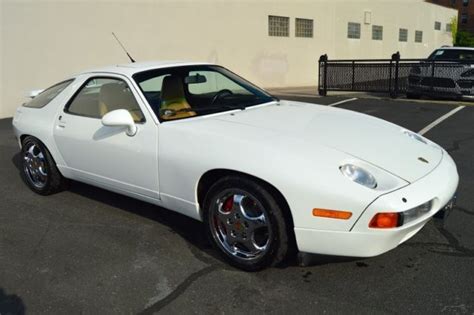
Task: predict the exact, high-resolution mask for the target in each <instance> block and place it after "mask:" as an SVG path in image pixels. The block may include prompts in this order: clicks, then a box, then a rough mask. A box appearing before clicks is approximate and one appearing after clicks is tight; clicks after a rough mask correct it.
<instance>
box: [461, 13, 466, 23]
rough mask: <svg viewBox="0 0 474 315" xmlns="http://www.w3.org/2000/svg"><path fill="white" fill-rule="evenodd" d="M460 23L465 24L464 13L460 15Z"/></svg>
mask: <svg viewBox="0 0 474 315" xmlns="http://www.w3.org/2000/svg"><path fill="white" fill-rule="evenodd" d="M461 23H462V24H467V14H466V13H463V14H461Z"/></svg>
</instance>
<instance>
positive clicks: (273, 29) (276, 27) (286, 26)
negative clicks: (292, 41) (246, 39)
mask: <svg viewBox="0 0 474 315" xmlns="http://www.w3.org/2000/svg"><path fill="white" fill-rule="evenodd" d="M268 35H269V36H280V37H289V36H290V18H289V17H286V16H275V15H269V16H268Z"/></svg>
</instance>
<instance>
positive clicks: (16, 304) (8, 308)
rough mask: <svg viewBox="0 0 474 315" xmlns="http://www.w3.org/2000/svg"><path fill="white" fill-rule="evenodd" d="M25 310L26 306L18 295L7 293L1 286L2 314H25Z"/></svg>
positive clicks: (0, 311)
mask: <svg viewBox="0 0 474 315" xmlns="http://www.w3.org/2000/svg"><path fill="white" fill-rule="evenodd" d="M25 312H26V306H25V304H24V303H23V300H22V299H21V298H20V297H19V296H18V295H16V294H10V295H7V294H6V292H5V290H4V289H3V288H0V314H17V315H23V314H25Z"/></svg>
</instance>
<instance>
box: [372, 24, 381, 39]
mask: <svg viewBox="0 0 474 315" xmlns="http://www.w3.org/2000/svg"><path fill="white" fill-rule="evenodd" d="M372 39H373V40H382V39H383V26H380V25H372Z"/></svg>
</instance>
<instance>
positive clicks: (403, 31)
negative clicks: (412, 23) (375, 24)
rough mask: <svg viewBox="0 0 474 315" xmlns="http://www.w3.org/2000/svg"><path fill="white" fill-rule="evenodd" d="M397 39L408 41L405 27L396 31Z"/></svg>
mask: <svg viewBox="0 0 474 315" xmlns="http://www.w3.org/2000/svg"><path fill="white" fill-rule="evenodd" d="M398 41H399V42H407V41H408V30H407V29H406V28H401V29H400V30H399V31H398Z"/></svg>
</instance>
